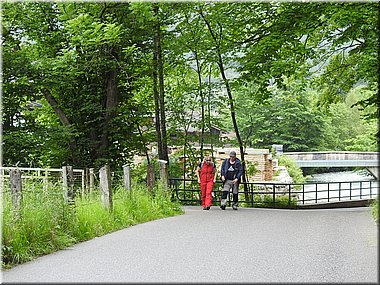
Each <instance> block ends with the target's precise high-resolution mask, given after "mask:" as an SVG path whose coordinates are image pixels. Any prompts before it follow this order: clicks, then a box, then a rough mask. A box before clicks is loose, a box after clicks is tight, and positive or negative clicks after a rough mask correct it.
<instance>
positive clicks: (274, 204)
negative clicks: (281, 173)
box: [272, 185, 276, 208]
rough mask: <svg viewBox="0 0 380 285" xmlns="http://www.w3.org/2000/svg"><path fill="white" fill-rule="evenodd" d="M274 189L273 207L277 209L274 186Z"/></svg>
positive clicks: (274, 188)
mask: <svg viewBox="0 0 380 285" xmlns="http://www.w3.org/2000/svg"><path fill="white" fill-rule="evenodd" d="M272 186H273V187H272V189H273V207H274V208H276V187H274V185H272Z"/></svg>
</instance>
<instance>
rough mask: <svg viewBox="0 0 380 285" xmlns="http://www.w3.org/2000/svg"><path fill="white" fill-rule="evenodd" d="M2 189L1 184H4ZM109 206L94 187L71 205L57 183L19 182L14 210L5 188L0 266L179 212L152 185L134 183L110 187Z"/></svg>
mask: <svg viewBox="0 0 380 285" xmlns="http://www.w3.org/2000/svg"><path fill="white" fill-rule="evenodd" d="M4 190H5V191H6V189H4ZM113 192H114V195H113V209H112V211H110V210H108V209H105V208H103V207H102V203H101V198H100V193H99V190H98V191H95V193H92V195H86V196H85V197H77V198H76V199H75V204H74V205H68V204H67V203H65V201H64V197H63V193H62V186H60V185H50V186H49V187H48V188H47V189H44V188H43V186H42V185H41V184H38V183H27V184H26V185H23V198H22V209H21V211H20V213H19V214H18V215H17V214H16V213H15V212H14V211H13V210H12V207H11V197H10V195H9V193H8V192H5V193H4V194H3V226H2V266H3V268H10V267H12V266H14V265H16V264H20V263H23V262H26V261H29V260H32V259H34V258H35V257H37V256H41V255H44V254H48V253H51V252H54V251H57V250H59V249H63V248H66V247H68V246H70V245H73V244H75V243H78V242H81V241H85V240H89V239H92V238H94V237H96V236H101V235H104V234H106V233H110V232H113V231H116V230H119V229H123V228H126V227H129V226H132V225H136V224H139V223H144V222H147V221H151V220H155V219H160V218H164V217H169V216H174V215H178V214H182V213H183V211H182V209H181V208H180V206H179V204H178V203H177V202H173V201H171V199H170V195H169V194H168V193H166V192H165V191H164V190H162V187H159V186H158V187H157V188H156V189H155V193H153V194H152V193H150V192H148V191H147V190H146V189H145V188H144V187H141V186H135V187H134V188H133V189H132V191H129V192H126V191H124V189H123V188H122V186H116V187H115V188H114V189H113Z"/></svg>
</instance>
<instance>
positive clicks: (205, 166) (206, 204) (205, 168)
mask: <svg viewBox="0 0 380 285" xmlns="http://www.w3.org/2000/svg"><path fill="white" fill-rule="evenodd" d="M196 173H197V177H198V183H199V184H200V187H201V196H202V207H203V210H210V207H211V205H212V196H211V193H212V188H213V187H214V183H215V181H216V177H217V176H218V171H217V170H216V166H215V164H214V163H213V162H212V160H211V157H210V156H205V157H204V159H203V161H202V162H201V163H200V164H199V165H198V167H197V171H196Z"/></svg>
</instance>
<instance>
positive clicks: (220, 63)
mask: <svg viewBox="0 0 380 285" xmlns="http://www.w3.org/2000/svg"><path fill="white" fill-rule="evenodd" d="M199 13H200V15H201V17H202V18H203V20H204V21H205V23H206V25H207V28H208V30H209V32H210V35H211V37H212V38H213V40H214V42H215V45H216V53H217V57H218V60H217V63H218V66H219V70H220V75H221V76H222V79H223V83H224V85H225V87H226V90H227V95H228V101H229V105H230V112H231V119H232V123H233V126H234V130H235V133H236V138H237V140H238V144H239V149H240V157H241V162H242V166H243V182H246V181H247V179H246V174H245V172H246V171H245V158H244V146H243V142H242V140H241V137H240V133H239V128H238V125H237V122H236V116H235V106H234V101H233V96H232V92H231V88H230V84H229V81H228V79H227V77H226V73H225V69H224V64H223V58H222V53H221V51H220V42H218V40H217V38H216V36H215V34H214V31H213V30H212V28H211V25H210V23H209V21H208V20H207V19H206V18H205V16H204V15H203V13H202V11H200V12H199ZM220 31H222V29H221V30H220ZM220 37H221V35H220Z"/></svg>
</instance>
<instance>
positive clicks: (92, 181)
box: [90, 168, 94, 193]
mask: <svg viewBox="0 0 380 285" xmlns="http://www.w3.org/2000/svg"><path fill="white" fill-rule="evenodd" d="M93 191H94V169H93V168H90V193H92V192H93Z"/></svg>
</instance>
